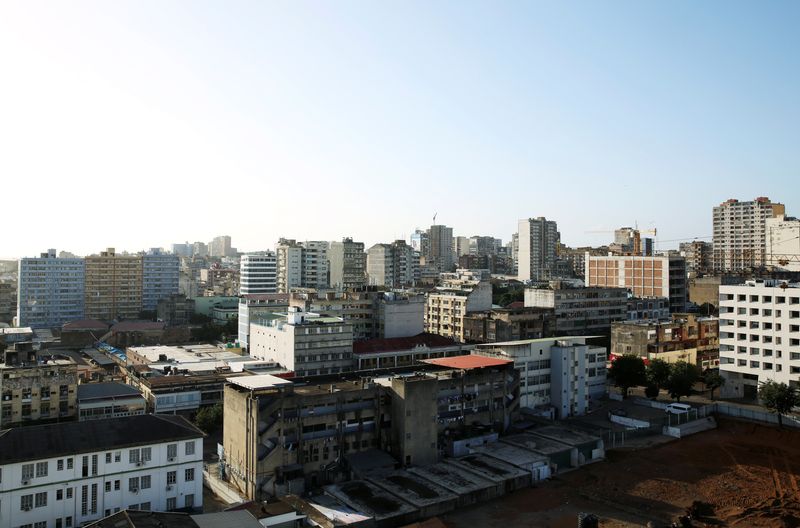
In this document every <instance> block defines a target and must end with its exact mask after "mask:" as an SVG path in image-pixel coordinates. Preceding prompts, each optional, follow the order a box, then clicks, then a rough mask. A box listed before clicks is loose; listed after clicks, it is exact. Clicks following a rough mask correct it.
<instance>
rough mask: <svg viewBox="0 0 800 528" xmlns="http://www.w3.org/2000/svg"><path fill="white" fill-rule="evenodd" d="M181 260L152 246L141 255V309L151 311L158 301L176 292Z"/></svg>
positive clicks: (154, 308)
mask: <svg viewBox="0 0 800 528" xmlns="http://www.w3.org/2000/svg"><path fill="white" fill-rule="evenodd" d="M180 267H181V261H180V258H179V257H178V256H177V255H170V254H169V253H165V252H163V251H162V250H160V249H157V248H154V249H151V250H150V251H148V252H147V253H145V254H144V255H143V256H142V309H143V310H149V311H153V310H156V308H157V307H158V301H160V300H161V299H165V298H167V297H169V296H170V295H173V294H176V293H178V283H179V281H180Z"/></svg>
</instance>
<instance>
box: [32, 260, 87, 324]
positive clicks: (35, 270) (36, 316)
mask: <svg viewBox="0 0 800 528" xmlns="http://www.w3.org/2000/svg"><path fill="white" fill-rule="evenodd" d="M17 281H18V282H17V284H18V292H17V326H29V327H31V328H56V327H60V326H61V325H63V324H64V323H67V322H69V321H74V320H77V319H83V318H84V316H85V309H84V306H85V301H84V295H85V285H86V265H85V262H84V260H83V259H81V258H58V257H56V250H55V249H50V250H48V251H47V252H46V253H42V254H41V256H39V257H36V258H23V259H20V261H19V274H18V278H17Z"/></svg>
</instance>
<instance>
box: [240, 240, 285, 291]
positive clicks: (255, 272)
mask: <svg viewBox="0 0 800 528" xmlns="http://www.w3.org/2000/svg"><path fill="white" fill-rule="evenodd" d="M239 266H240V268H239V269H240V271H239V294H240V295H261V294H267V293H277V292H278V258H277V256H276V255H275V253H274V252H272V251H260V252H257V253H247V254H245V255H242V258H241V259H240V261H239Z"/></svg>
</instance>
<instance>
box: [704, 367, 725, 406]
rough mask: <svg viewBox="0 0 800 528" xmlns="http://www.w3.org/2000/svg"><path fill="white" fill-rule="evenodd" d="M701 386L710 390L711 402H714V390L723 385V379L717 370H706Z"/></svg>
mask: <svg viewBox="0 0 800 528" xmlns="http://www.w3.org/2000/svg"><path fill="white" fill-rule="evenodd" d="M703 384H704V385H705V386H706V388H707V389H710V390H711V401H714V390H716V389H719V388H720V387H722V386H723V385H725V378H723V377H722V375H721V374H720V373H719V371H717V370H707V371H706V373H705V374H704V375H703Z"/></svg>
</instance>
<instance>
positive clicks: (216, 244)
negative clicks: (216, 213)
mask: <svg viewBox="0 0 800 528" xmlns="http://www.w3.org/2000/svg"><path fill="white" fill-rule="evenodd" d="M208 247H209V253H210V256H212V257H230V256H233V253H232V251H231V249H232V248H231V237H229V236H228V235H222V236H218V237H214V240H212V241H211V242H210V243H209V244H208Z"/></svg>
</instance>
